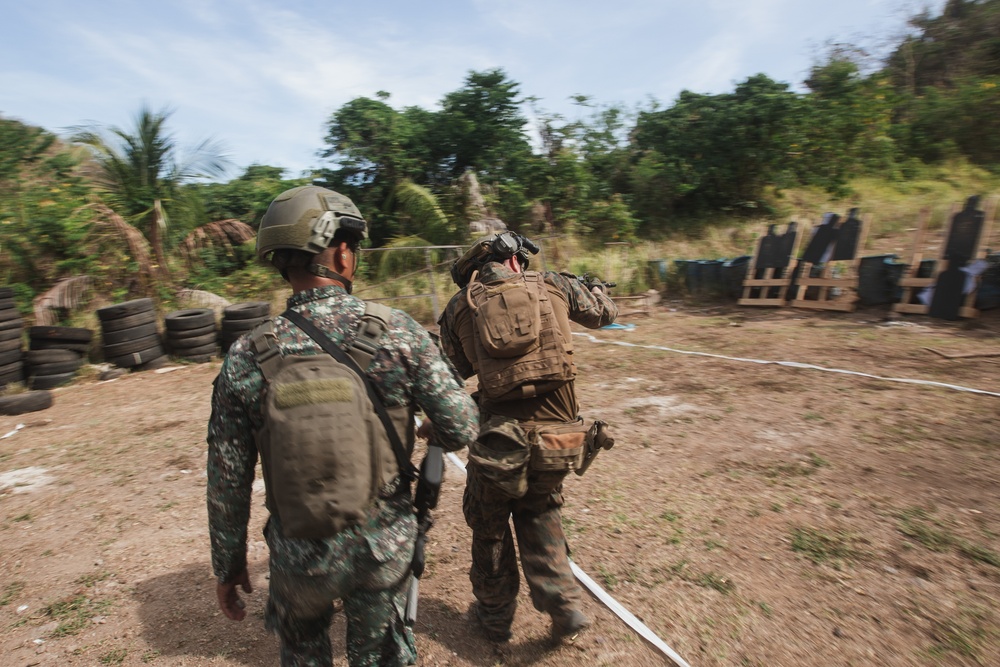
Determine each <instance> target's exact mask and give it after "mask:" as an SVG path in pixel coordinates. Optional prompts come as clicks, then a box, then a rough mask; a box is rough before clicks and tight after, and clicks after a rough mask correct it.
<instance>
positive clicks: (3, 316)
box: [0, 308, 24, 322]
mask: <svg viewBox="0 0 1000 667" xmlns="http://www.w3.org/2000/svg"><path fill="white" fill-rule="evenodd" d="M21 319H24V318H23V317H22V316H21V311H20V310H18V309H17V308H0V322H10V321H11V320H21Z"/></svg>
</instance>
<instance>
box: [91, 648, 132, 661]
mask: <svg viewBox="0 0 1000 667" xmlns="http://www.w3.org/2000/svg"><path fill="white" fill-rule="evenodd" d="M127 655H128V650H127V649H123V648H116V649H112V650H110V651H108V652H107V653H105V654H103V655H101V656H100V657H99V658H97V660H98V661H99V662H100V663H101V664H102V665H120V664H122V663H123V662H125V656H127Z"/></svg>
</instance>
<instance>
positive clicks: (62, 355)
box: [24, 350, 83, 366]
mask: <svg viewBox="0 0 1000 667" xmlns="http://www.w3.org/2000/svg"><path fill="white" fill-rule="evenodd" d="M74 360H79V361H80V362H81V363H82V362H83V355H81V354H80V353H79V352H75V351H73V350H30V351H28V352H25V353H24V361H25V362H26V363H27V364H28V365H29V366H37V365H39V364H55V363H59V362H60V361H74Z"/></svg>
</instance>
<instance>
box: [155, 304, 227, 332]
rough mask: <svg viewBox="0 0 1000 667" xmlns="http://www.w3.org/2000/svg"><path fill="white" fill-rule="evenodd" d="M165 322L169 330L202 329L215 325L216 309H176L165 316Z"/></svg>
mask: <svg viewBox="0 0 1000 667" xmlns="http://www.w3.org/2000/svg"><path fill="white" fill-rule="evenodd" d="M163 324H164V326H166V328H167V330H169V331H187V330H188V329H201V328H203V327H207V326H208V325H209V324H211V325H213V326H214V325H215V311H214V310H212V309H211V308H189V309H188V310H175V311H174V312H172V313H170V314H168V315H167V316H166V317H164V318H163Z"/></svg>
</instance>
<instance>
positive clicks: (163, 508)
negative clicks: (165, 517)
mask: <svg viewBox="0 0 1000 667" xmlns="http://www.w3.org/2000/svg"><path fill="white" fill-rule="evenodd" d="M176 506H177V502H176V501H173V500H172V501H170V502H169V503H164V504H163V505H160V506H159V507H157V508H156V509H158V510H160V511H161V512H166V511H167V510H168V509H170V508H171V507H176Z"/></svg>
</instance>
